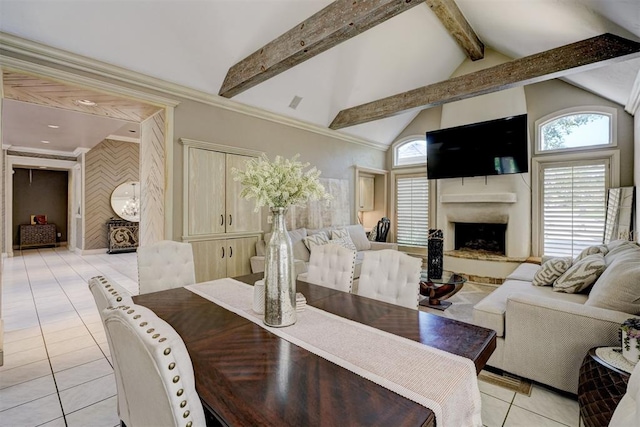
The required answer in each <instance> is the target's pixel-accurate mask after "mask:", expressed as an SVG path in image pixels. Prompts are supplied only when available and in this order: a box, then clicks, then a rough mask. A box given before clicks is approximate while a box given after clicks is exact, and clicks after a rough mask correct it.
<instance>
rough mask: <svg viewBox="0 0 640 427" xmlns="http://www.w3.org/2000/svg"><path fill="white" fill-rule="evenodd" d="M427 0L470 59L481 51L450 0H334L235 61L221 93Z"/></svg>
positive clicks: (233, 91) (264, 77)
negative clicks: (243, 57)
mask: <svg viewBox="0 0 640 427" xmlns="http://www.w3.org/2000/svg"><path fill="white" fill-rule="evenodd" d="M425 1H426V4H427V5H428V6H429V7H430V8H431V9H432V10H433V12H434V13H435V14H436V16H437V17H438V18H439V19H440V20H441V22H442V23H443V25H444V26H445V28H446V29H447V30H448V31H449V32H450V33H451V34H452V36H453V37H454V39H455V40H456V41H457V42H458V44H459V45H460V46H461V47H462V48H463V49H464V51H465V52H466V53H467V55H468V56H469V57H470V58H471V59H473V60H476V59H480V58H482V57H483V55H484V45H483V44H482V42H481V41H480V40H479V39H478V36H477V35H476V34H475V33H474V32H473V29H472V28H471V26H470V25H469V23H468V22H467V21H466V19H465V18H464V16H463V15H462V13H461V12H460V9H458V6H457V5H456V3H455V2H454V1H453V0H370V1H358V0H337V1H334V2H333V3H331V4H330V5H328V6H327V7H325V8H324V9H322V10H321V11H319V12H318V13H316V14H314V15H313V16H311V17H310V18H308V19H306V20H304V21H303V22H301V23H300V24H298V25H296V26H295V27H294V28H292V29H291V30H289V31H287V32H286V33H284V34H282V35H281V36H280V37H278V38H276V39H275V40H273V41H271V42H269V43H267V44H266V45H264V46H263V47H261V48H260V49H258V50H257V51H255V52H254V53H252V54H251V55H249V56H248V57H246V58H245V59H243V60H242V61H240V62H238V63H237V64H235V65H233V66H232V67H231V68H230V69H229V71H228V72H227V75H226V77H225V79H224V82H223V83H222V87H221V88H220V92H219V94H220V95H221V96H224V97H227V98H231V97H233V96H235V95H237V94H239V93H241V92H243V91H245V90H247V89H249V88H251V87H253V86H255V85H257V84H259V83H261V82H263V81H265V80H268V79H270V78H271V77H274V76H276V75H278V74H280V73H282V72H284V71H286V70H288V69H290V68H292V67H295V66H296V65H298V64H300V63H302V62H304V61H306V60H307V59H310V58H313V57H314V56H316V55H318V54H320V53H322V52H324V51H326V50H328V49H331V48H332V47H334V46H336V45H338V44H340V43H342V42H344V41H346V40H349V39H350V38H352V37H355V36H357V35H358V34H360V33H362V32H364V31H366V30H368V29H370V28H373V27H375V26H376V25H378V24H381V23H383V22H385V21H386V20H388V19H390V18H393V17H394V16H396V15H398V14H399V13H402V12H404V11H406V10H409V9H411V8H412V7H414V6H417V5H418V4H420V3H425Z"/></svg>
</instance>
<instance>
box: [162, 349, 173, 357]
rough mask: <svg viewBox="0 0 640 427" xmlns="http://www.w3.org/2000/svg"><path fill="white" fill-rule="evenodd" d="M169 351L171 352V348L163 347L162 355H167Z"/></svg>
mask: <svg viewBox="0 0 640 427" xmlns="http://www.w3.org/2000/svg"><path fill="white" fill-rule="evenodd" d="M169 353H171V349H170V348H165V349H164V355H165V356H168V355H169Z"/></svg>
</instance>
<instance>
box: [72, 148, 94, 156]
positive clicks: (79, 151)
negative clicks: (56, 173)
mask: <svg viewBox="0 0 640 427" xmlns="http://www.w3.org/2000/svg"><path fill="white" fill-rule="evenodd" d="M89 151H91V148H87V147H78V148H76V149H75V150H73V155H74V156H76V157H78V156H79V155H81V154H84V153H88V152H89Z"/></svg>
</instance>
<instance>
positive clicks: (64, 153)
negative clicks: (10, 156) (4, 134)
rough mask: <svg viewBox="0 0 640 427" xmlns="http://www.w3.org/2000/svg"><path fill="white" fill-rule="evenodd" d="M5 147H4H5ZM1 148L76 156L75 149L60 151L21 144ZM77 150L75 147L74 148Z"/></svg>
mask: <svg viewBox="0 0 640 427" xmlns="http://www.w3.org/2000/svg"><path fill="white" fill-rule="evenodd" d="M5 147H6V148H5ZM2 149H3V150H11V151H17V152H19V153H31V154H45V155H49V156H65V157H78V156H77V155H76V154H75V151H60V150H47V149H46V148H31V147H22V146H15V147H14V146H12V145H3V146H2ZM76 150H77V148H76Z"/></svg>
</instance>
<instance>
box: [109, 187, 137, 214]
mask: <svg viewBox="0 0 640 427" xmlns="http://www.w3.org/2000/svg"><path fill="white" fill-rule="evenodd" d="M111 208H112V209H113V211H114V212H115V213H116V215H118V216H119V217H120V218H122V219H124V220H126V221H131V222H140V182H138V181H128V182H125V183H124V184H120V185H118V186H117V187H116V189H115V190H113V193H111Z"/></svg>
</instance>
